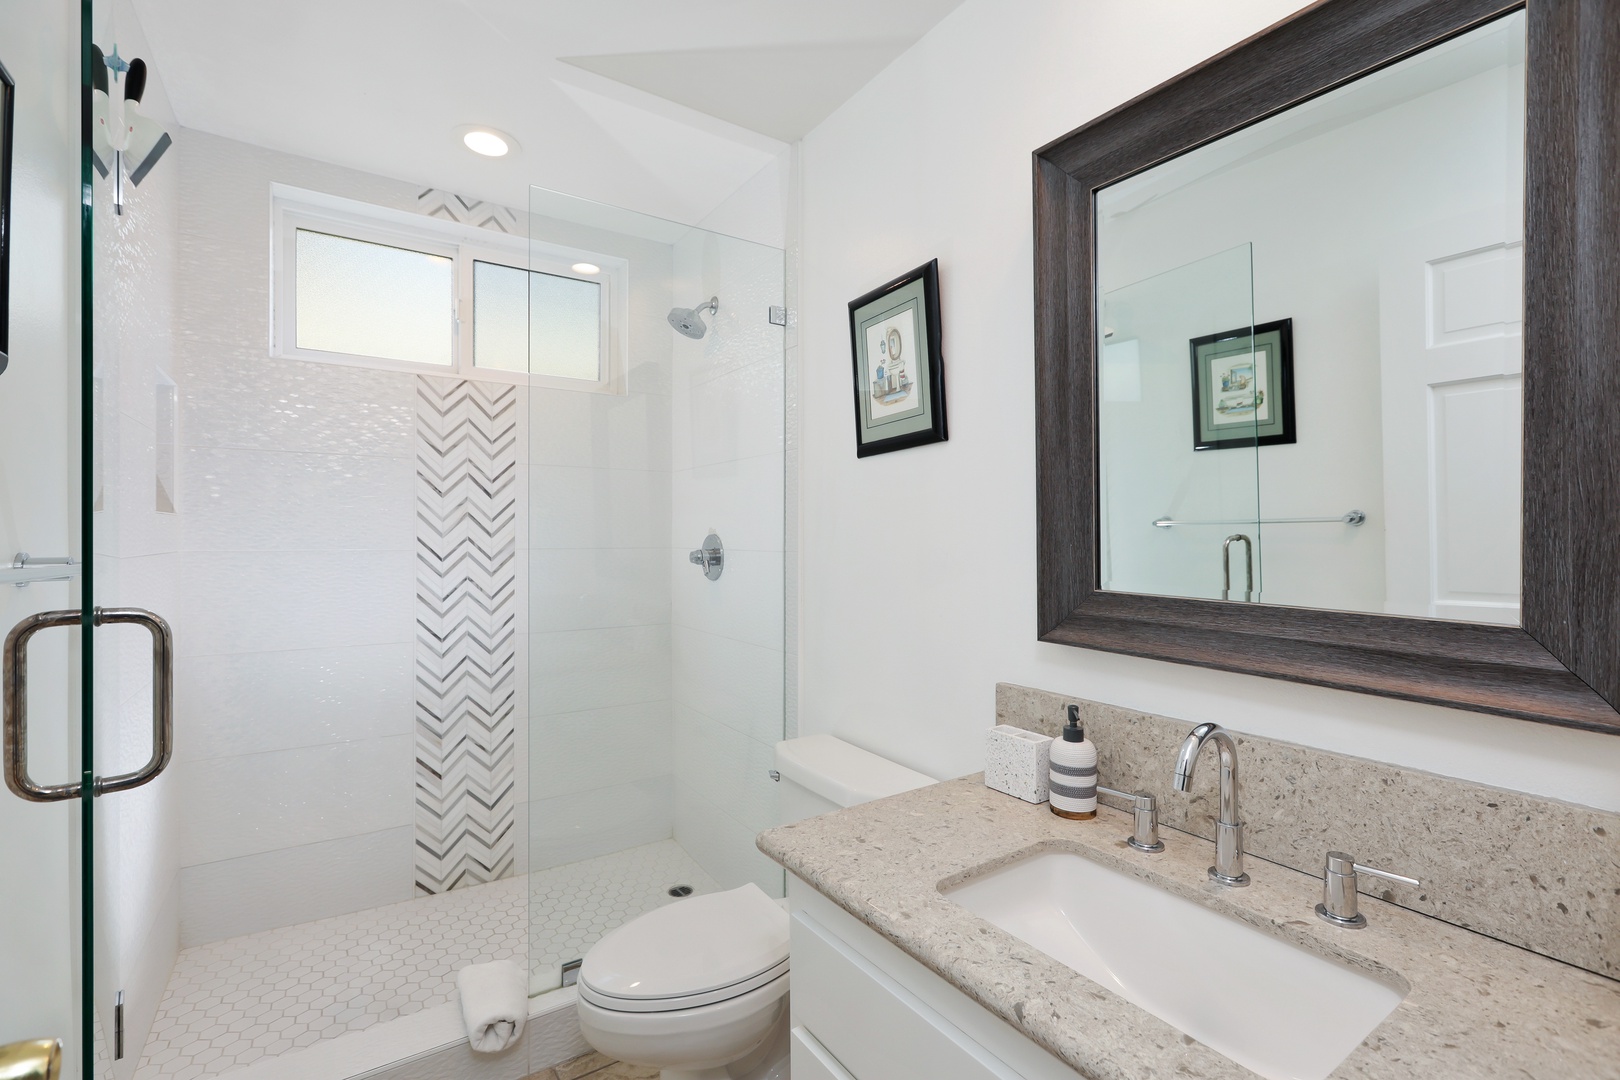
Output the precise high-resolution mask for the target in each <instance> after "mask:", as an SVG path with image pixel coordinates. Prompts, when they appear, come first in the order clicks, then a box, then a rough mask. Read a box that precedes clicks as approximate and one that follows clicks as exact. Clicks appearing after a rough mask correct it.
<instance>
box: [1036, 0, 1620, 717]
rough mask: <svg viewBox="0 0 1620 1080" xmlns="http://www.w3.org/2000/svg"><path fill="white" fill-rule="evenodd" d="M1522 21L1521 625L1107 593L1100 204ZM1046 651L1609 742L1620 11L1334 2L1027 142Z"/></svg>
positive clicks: (1616, 600) (1617, 2)
mask: <svg viewBox="0 0 1620 1080" xmlns="http://www.w3.org/2000/svg"><path fill="white" fill-rule="evenodd" d="M1521 8H1523V9H1524V10H1526V12H1527V16H1528V31H1527V32H1528V53H1527V65H1526V67H1527V78H1528V87H1527V91H1528V93H1527V98H1526V101H1527V116H1526V139H1527V141H1526V154H1525V160H1526V177H1525V201H1526V206H1525V221H1524V227H1525V245H1524V252H1525V297H1524V302H1525V315H1524V345H1525V358H1524V511H1523V575H1524V579H1523V580H1524V585H1523V599H1522V608H1521V611H1522V627H1515V626H1500V625H1488V624H1473V623H1462V622H1450V621H1443V620H1432V619H1417V618H1407V617H1400V616H1388V615H1371V614H1357V613H1350V612H1338V611H1322V610H1314V609H1305V608H1294V607H1281V606H1266V605H1259V604H1241V603H1225V602H1221V601H1212V600H1191V599H1181V598H1177V597H1167V596H1147V595H1140V594H1133V593H1119V592H1105V591H1103V590H1101V589H1100V588H1099V581H1100V577H1099V561H1098V548H1099V541H1098V536H1099V533H1098V505H1097V421H1096V417H1097V413H1096V386H1097V365H1098V359H1097V348H1096V342H1097V334H1096V330H1095V325H1094V322H1095V310H1096V308H1095V300H1094V297H1093V283H1094V273H1095V258H1096V235H1095V214H1094V206H1095V194H1096V191H1097V190H1098V189H1099V188H1101V187H1104V186H1106V185H1108V184H1111V183H1113V182H1114V181H1116V180H1119V179H1122V178H1124V177H1126V176H1129V175H1131V174H1133V173H1137V172H1140V171H1142V170H1143V169H1145V168H1147V167H1149V166H1151V165H1154V164H1156V163H1158V162H1160V161H1163V160H1165V159H1167V158H1170V157H1174V156H1176V155H1178V154H1181V153H1183V152H1185V151H1187V150H1190V149H1192V148H1194V147H1197V146H1200V145H1202V144H1204V143H1207V142H1210V141H1212V140H1214V139H1216V138H1219V137H1220V136H1222V135H1224V134H1227V133H1229V132H1231V131H1233V130H1236V129H1238V128H1241V127H1244V126H1246V125H1247V124H1250V123H1253V122H1255V121H1257V120H1260V119H1263V118H1264V117H1266V116H1270V115H1272V114H1274V113H1276V112H1278V111H1280V110H1282V109H1285V108H1287V107H1289V106H1291V105H1295V104H1298V103H1299V102H1301V101H1303V100H1306V99H1308V98H1311V97H1314V96H1316V95H1317V94H1320V93H1323V92H1325V91H1327V90H1330V89H1333V88H1334V87H1336V86H1340V85H1343V84H1344V83H1345V82H1348V81H1350V80H1352V79H1354V78H1356V77H1358V76H1360V75H1364V74H1366V73H1368V72H1369V71H1372V70H1375V69H1377V68H1380V67H1383V66H1386V65H1388V64H1390V63H1393V62H1395V61H1397V60H1400V59H1403V58H1405V57H1407V56H1410V55H1412V54H1413V53H1415V52H1418V51H1421V50H1422V49H1423V48H1424V47H1426V46H1429V45H1432V44H1434V43H1436V42H1437V41H1441V40H1444V39H1446V38H1448V37H1452V36H1454V35H1456V34H1459V33H1462V32H1464V31H1466V30H1469V29H1471V28H1473V27H1475V26H1478V25H1480V24H1481V23H1483V22H1486V21H1489V20H1490V19H1493V18H1496V17H1498V16H1501V15H1504V14H1506V13H1508V12H1511V11H1515V10H1518V9H1521ZM1035 365H1036V397H1037V401H1036V413H1037V420H1038V431H1037V447H1038V470H1037V481H1036V498H1037V508H1038V528H1039V538H1038V545H1039V550H1038V552H1037V567H1038V575H1039V622H1040V625H1039V634H1040V639H1041V640H1042V641H1049V642H1056V643H1060V644H1064V645H1074V646H1078V647H1081V648H1087V649H1101V650H1105V651H1109V652H1119V653H1128V654H1131V655H1134V656H1145V657H1151V658H1153V659H1157V660H1169V661H1173V662H1176V663H1183V664H1196V665H1201V666H1204V667H1211V668H1221V669H1225V670H1228V671H1241V672H1244V673H1247V674H1252V675H1262V676H1267V677H1270V678H1277V679H1289V680H1294V681H1297V682H1306V683H1315V684H1318V685H1321V686H1332V687H1337V688H1340V689H1345V690H1355V691H1360V692H1363V693H1371V694H1381V695H1385V696H1389V697H1397V698H1406V699H1410V700H1413V701H1423V702H1431V703H1434V704H1438V705H1449V706H1452V707H1455V708H1461V709H1470V710H1475V711H1479V712H1489V713H1499V714H1502V715H1505V716H1515V717H1522V718H1524V719H1527V720H1538V721H1542V722H1544V723H1553V724H1562V725H1566V726H1570V727H1578V728H1587V729H1591V730H1596V731H1608V732H1612V733H1615V734H1620V711H1616V706H1617V705H1620V0H1528V2H1521V3H1503V2H1502V0H1323V2H1322V3H1318V4H1316V5H1314V6H1312V7H1310V8H1307V9H1305V10H1304V11H1302V12H1300V13H1299V14H1297V15H1294V16H1293V17H1291V18H1289V19H1287V20H1285V21H1284V22H1281V23H1278V24H1277V25H1275V26H1273V27H1271V28H1270V29H1268V30H1266V31H1265V32H1263V33H1261V34H1259V35H1257V36H1255V37H1253V38H1250V39H1249V40H1248V41H1245V42H1243V43H1241V44H1239V45H1237V46H1234V47H1233V48H1232V49H1229V50H1228V51H1226V52H1224V53H1222V54H1220V55H1219V56H1216V57H1214V58H1213V59H1211V60H1209V61H1207V62H1205V63H1204V64H1202V65H1200V66H1198V67H1196V68H1193V69H1192V70H1190V71H1188V72H1185V73H1184V74H1182V75H1180V76H1177V77H1176V78H1175V79H1173V80H1171V81H1170V82H1168V83H1165V84H1163V85H1162V86H1159V87H1157V88H1155V89H1153V90H1151V91H1149V92H1148V93H1146V94H1143V95H1142V96H1140V97H1138V98H1136V99H1134V100H1132V101H1129V102H1127V103H1126V104H1124V105H1121V106H1120V107H1119V108H1117V109H1114V110H1113V111H1112V112H1109V113H1107V114H1105V115H1103V116H1101V117H1099V118H1097V119H1096V120H1093V121H1092V122H1091V123H1088V124H1086V125H1085V126H1084V127H1081V128H1078V129H1076V130H1075V131H1073V132H1071V133H1070V134H1068V135H1066V136H1064V137H1063V138H1061V139H1059V140H1057V141H1056V142H1054V143H1052V144H1050V145H1049V146H1046V147H1043V148H1042V149H1040V150H1038V151H1036V152H1035Z"/></svg>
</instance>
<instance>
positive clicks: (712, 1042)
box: [578, 884, 788, 1080]
mask: <svg viewBox="0 0 1620 1080" xmlns="http://www.w3.org/2000/svg"><path fill="white" fill-rule="evenodd" d="M787 994H788V919H787V912H785V911H784V910H783V909H782V907H781V906H780V905H779V904H777V902H776V901H774V900H772V899H771V898H770V897H768V896H766V895H765V893H764V892H762V891H761V890H760V888H759V886H757V885H753V884H749V885H744V886H743V887H742V888H740V889H733V890H731V891H730V892H723V893H711V894H709V895H707V896H694V897H690V898H688V899H685V900H680V901H677V902H676V903H674V904H670V905H669V906H667V907H662V908H659V909H657V910H655V911H651V912H648V913H647V914H645V915H642V916H641V917H640V918H637V919H632V920H631V921H630V922H628V923H625V924H624V925H623V926H621V927H619V928H618V929H617V930H615V931H613V932H612V933H610V934H608V935H607V936H605V937H604V938H602V940H601V941H599V942H597V943H596V945H595V946H593V947H592V948H591V950H590V951H589V952H588V953H586V954H585V962H584V964H583V965H582V966H581V967H580V972H579V1005H578V1010H579V1027H580V1032H581V1033H582V1034H583V1035H584V1036H585V1040H586V1041H587V1042H589V1043H590V1044H591V1045H592V1046H594V1047H595V1048H596V1049H597V1050H598V1051H600V1052H601V1053H603V1054H606V1055H607V1056H609V1057H611V1058H615V1059H617V1060H619V1061H624V1062H628V1063H630V1064H632V1065H650V1066H653V1067H656V1068H659V1069H662V1070H664V1073H663V1075H664V1078H665V1080H698V1078H702V1080H722V1078H723V1080H744V1078H745V1077H746V1078H747V1080H766V1078H767V1077H770V1076H773V1075H780V1076H781V1077H782V1078H783V1080H786V1075H787V1074H786V1072H785V1071H782V1072H780V1073H779V1074H773V1073H772V1072H771V1071H770V1069H769V1068H768V1066H769V1064H770V1063H769V1062H765V1061H755V1060H753V1059H755V1058H758V1057H760V1055H758V1054H756V1053H755V1051H758V1050H760V1049H761V1048H762V1047H764V1046H765V1045H766V1044H767V1043H768V1042H770V1041H771V1040H772V1036H773V1035H775V1034H776V1033H777V1029H778V1028H782V1027H785V1022H786V1019H787ZM761 1066H767V1067H766V1068H763V1069H762V1068H761ZM728 1067H730V1068H729V1069H728Z"/></svg>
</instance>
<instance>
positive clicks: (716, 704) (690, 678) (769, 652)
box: [672, 579, 782, 745]
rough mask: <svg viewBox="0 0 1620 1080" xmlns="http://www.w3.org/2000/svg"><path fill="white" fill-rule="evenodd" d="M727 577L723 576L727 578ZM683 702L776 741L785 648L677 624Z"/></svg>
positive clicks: (678, 698) (677, 673)
mask: <svg viewBox="0 0 1620 1080" xmlns="http://www.w3.org/2000/svg"><path fill="white" fill-rule="evenodd" d="M722 580H723V579H722ZM673 642H674V661H673V668H674V678H673V680H672V685H673V687H674V694H673V698H674V701H675V702H676V703H677V704H680V705H687V706H690V707H691V708H693V709H696V710H697V711H698V712H700V713H702V714H703V715H705V716H707V717H709V718H710V719H711V720H717V721H719V722H720V723H722V724H725V725H726V726H727V727H730V728H734V729H736V730H737V731H740V732H742V733H744V734H745V735H748V736H749V737H751V738H753V739H755V740H757V741H759V742H762V743H767V744H770V745H774V744H775V743H776V742H777V740H779V739H781V737H782V652H781V650H780V649H766V648H761V647H760V646H758V645H750V644H748V643H746V642H742V641H737V640H735V639H733V638H723V637H716V636H714V635H713V634H705V633H703V632H702V631H701V630H691V629H688V628H686V627H681V626H677V627H675V628H674V631H673Z"/></svg>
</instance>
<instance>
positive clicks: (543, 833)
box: [529, 776, 675, 872]
mask: <svg viewBox="0 0 1620 1080" xmlns="http://www.w3.org/2000/svg"><path fill="white" fill-rule="evenodd" d="M674 788H675V784H674V780H673V778H672V777H669V776H655V777H650V778H647V779H644V780H636V781H632V782H630V783H626V784H615V785H614V786H612V787H608V788H599V789H597V790H595V791H587V792H580V793H577V794H573V795H560V796H556V797H554V798H547V799H536V800H534V801H532V802H531V803H530V804H529V869H530V871H531V872H533V871H536V870H545V869H548V868H550V867H554V866H561V865H563V864H565V863H571V862H578V861H580V860H581V859H591V858H595V857H597V856H599V855H606V854H608V853H609V852H614V851H621V850H623V849H624V848H627V847H635V846H637V845H640V844H651V843H654V842H655V841H658V840H667V839H669V838H670V837H671V836H672V835H673V834H674V828H675V813H674V810H675V804H674Z"/></svg>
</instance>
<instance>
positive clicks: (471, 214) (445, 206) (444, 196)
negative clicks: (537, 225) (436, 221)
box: [416, 188, 518, 234]
mask: <svg viewBox="0 0 1620 1080" xmlns="http://www.w3.org/2000/svg"><path fill="white" fill-rule="evenodd" d="M416 209H417V210H418V211H420V212H421V213H424V214H426V215H427V216H428V217H438V218H445V219H446V220H449V221H459V222H461V223H462V224H463V225H477V226H478V227H479V228H481V229H495V230H497V231H498V232H503V233H512V234H516V233H517V232H518V217H517V212H516V211H514V210H512V209H510V208H508V207H505V206H502V205H501V204H500V203H492V202H486V201H484V200H483V199H474V198H471V197H469V196H466V195H457V194H455V193H454V192H450V191H444V190H441V189H439V188H428V189H426V190H425V191H423V192H422V193H421V194H419V195H417V196H416Z"/></svg>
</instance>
